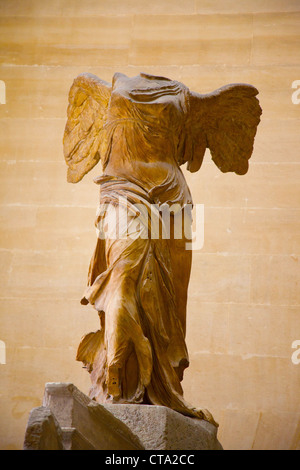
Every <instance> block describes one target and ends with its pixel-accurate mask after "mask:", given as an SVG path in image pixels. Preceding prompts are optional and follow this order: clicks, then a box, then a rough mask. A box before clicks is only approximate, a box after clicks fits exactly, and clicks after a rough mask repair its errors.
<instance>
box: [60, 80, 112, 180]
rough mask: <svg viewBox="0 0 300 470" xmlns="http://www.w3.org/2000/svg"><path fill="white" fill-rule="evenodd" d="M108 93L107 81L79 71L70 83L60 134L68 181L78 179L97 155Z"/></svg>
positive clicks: (109, 90)
mask: <svg viewBox="0 0 300 470" xmlns="http://www.w3.org/2000/svg"><path fill="white" fill-rule="evenodd" d="M110 96H111V85H110V84H109V83H107V82H105V81H103V80H101V79H100V78H98V77H97V76H96V75H92V74H89V73H84V74H81V75H79V76H78V77H77V78H75V80H74V82H73V84H72V86H71V89H70V92H69V106H68V113H67V115H68V119H67V123H66V127H65V132H64V138H63V148H64V156H65V160H66V163H67V165H68V173H67V180H68V182H70V183H78V182H79V181H80V180H81V179H82V178H83V177H84V175H85V174H86V173H88V172H89V171H90V170H91V169H92V168H93V167H94V166H95V165H96V164H97V163H98V161H99V159H100V152H99V146H100V141H101V129H102V127H103V123H104V121H105V116H106V110H107V107H108V103H109V100H110Z"/></svg>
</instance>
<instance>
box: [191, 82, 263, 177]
mask: <svg viewBox="0 0 300 470" xmlns="http://www.w3.org/2000/svg"><path fill="white" fill-rule="evenodd" d="M257 94H258V91H257V89H256V88H255V87H253V86H251V85H247V84H232V85H227V86H225V87H222V88H219V89H218V90H216V91H214V92H213V93H209V94H206V95H201V94H199V93H195V92H191V93H190V119H191V120H190V123H189V131H190V132H191V139H192V151H191V158H190V159H189V161H188V167H187V168H188V170H190V171H191V172H195V171H198V170H199V168H200V166H201V163H202V160H203V157H204V153H205V149H206V148H209V149H210V152H211V156H212V160H213V161H214V163H215V164H216V165H217V167H218V168H219V169H220V170H221V171H222V172H223V173H226V172H228V171H233V172H235V173H237V174H238V175H244V174H245V173H247V171H248V166H249V165H248V160H249V158H250V157H251V155H252V152H253V144H254V138H255V135H256V130H257V126H258V124H259V122H260V115H261V113H262V110H261V107H260V105H259V101H258V99H257V98H256V95H257Z"/></svg>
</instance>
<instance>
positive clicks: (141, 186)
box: [64, 73, 261, 423]
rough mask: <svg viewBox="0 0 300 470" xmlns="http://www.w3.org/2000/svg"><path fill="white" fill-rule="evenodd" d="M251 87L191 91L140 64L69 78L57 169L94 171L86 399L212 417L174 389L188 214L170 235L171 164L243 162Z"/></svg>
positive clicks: (255, 110) (177, 186) (251, 113)
mask: <svg viewBox="0 0 300 470" xmlns="http://www.w3.org/2000/svg"><path fill="white" fill-rule="evenodd" d="M257 94H258V91H257V90H256V88H254V87H253V86H251V85H247V84H231V85H227V86H225V87H222V88H220V89H218V90H216V91H214V92H213V93H210V94H204V95H203V94H199V93H195V92H192V91H190V90H189V89H188V87H186V86H185V85H184V84H182V83H180V82H178V81H175V80H170V79H168V78H165V77H158V76H153V75H148V74H145V73H141V74H140V75H138V76H136V77H127V76H126V75H123V74H121V73H116V74H115V75H114V77H113V80H112V83H111V84H110V83H107V82H105V81H103V80H101V79H99V78H98V77H96V76H94V75H92V74H89V73H84V74H81V75H79V76H78V77H77V78H76V79H75V80H74V83H73V85H72V87H71V89H70V93H69V106H68V115H67V124H66V128H65V134H64V155H65V160H66V163H67V166H68V173H67V180H68V182H71V183H77V182H79V181H80V180H81V179H82V178H83V177H84V175H85V174H86V173H88V172H89V171H90V170H91V169H92V168H93V167H94V166H95V165H96V164H97V163H98V162H99V161H101V164H102V168H103V173H102V176H99V177H97V178H96V179H95V182H96V183H97V184H99V186H100V206H99V210H98V213H97V220H96V226H97V229H98V237H97V244H96V248H95V251H94V254H93V256H92V259H91V263H90V268H89V273H88V285H87V288H86V290H85V292H84V295H83V297H82V299H81V303H82V304H83V305H86V304H91V305H93V306H94V308H95V309H96V310H97V312H98V315H99V319H100V322H99V323H100V326H99V330H98V331H96V332H92V333H89V334H87V335H86V336H84V338H83V339H82V341H81V343H80V345H79V347H78V351H77V360H78V361H82V362H83V363H84V365H85V366H86V367H87V369H88V371H89V372H90V375H91V382H92V387H91V390H90V397H91V398H93V399H95V400H96V401H97V402H99V403H105V402H113V403H135V404H137V403H140V404H153V405H162V406H166V407H169V408H171V409H173V410H176V411H178V412H179V413H182V414H184V415H187V416H192V417H197V418H200V419H205V420H207V421H210V422H212V423H215V421H214V419H213V417H212V415H211V414H210V412H209V411H207V410H205V409H196V408H195V407H193V406H191V405H190V404H188V403H187V402H186V401H185V400H184V398H183V389H182V386H181V381H182V379H183V373H184V370H185V368H186V367H188V365H189V358H188V351H187V346H186V343H185V332H186V304H187V290H188V284H189V278H190V271H191V259H192V251H191V250H187V249H186V242H187V240H188V239H189V237H190V235H189V233H187V232H188V230H186V225H187V224H188V225H189V226H190V227H191V222H192V220H191V213H190V212H189V211H186V213H185V217H184V219H185V221H184V222H185V223H184V224H183V225H184V226H185V230H183V228H182V229H181V235H182V236H178V233H177V235H176V236H175V234H174V230H175V229H174V227H175V219H176V220H179V219H181V218H182V215H183V212H184V208H186V207H191V206H192V203H193V202H192V196H191V193H190V190H189V188H188V185H187V183H186V180H185V178H184V175H183V173H182V170H181V168H180V166H181V165H183V164H185V163H186V164H187V169H188V170H189V171H191V172H196V171H198V170H199V169H200V167H201V164H202V161H203V157H204V153H205V150H206V148H208V149H209V150H210V153H211V156H212V159H213V161H214V163H215V164H216V165H217V167H218V168H219V169H220V170H221V171H222V172H229V171H231V172H235V173H237V174H238V175H244V174H245V173H247V170H248V160H249V158H250V157H251V154H252V152H253V143H254V138H255V134H256V130H257V126H258V124H259V122H260V115H261V108H260V106H259V102H258V100H257V98H256V95H257ZM170 206H172V207H176V208H177V209H176V210H174V211H172V213H170V219H169V220H170V227H171V228H170V230H169V231H168V235H169V236H163V233H164V219H163V217H162V212H163V211H162V209H163V208H164V210H165V208H168V207H170ZM116 214H118V230H117V231H116V230H115V231H114V230H113V225H114V224H112V223H111V222H112V220H114V221H116V219H117V218H116ZM186 214H187V215H186ZM151 217H152V221H153V220H154V221H155V223H156V227H158V229H157V230H158V231H156V232H155V231H154V232H155V233H154V235H153V231H151V230H150V224H149V220H150V218H151ZM124 220H126V223H124ZM137 220H138V224H137ZM154 225H155V224H154ZM181 227H182V226H181ZM177 232H178V231H177ZM116 233H117V236H116Z"/></svg>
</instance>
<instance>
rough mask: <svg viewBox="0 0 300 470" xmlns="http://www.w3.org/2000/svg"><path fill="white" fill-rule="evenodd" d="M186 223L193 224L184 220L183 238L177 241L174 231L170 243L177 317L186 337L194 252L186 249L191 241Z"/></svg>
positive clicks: (172, 220) (186, 219)
mask: <svg viewBox="0 0 300 470" xmlns="http://www.w3.org/2000/svg"><path fill="white" fill-rule="evenodd" d="M179 216H180V215H179ZM177 217H178V216H177ZM174 223H176V219H175V221H174V217H173V216H172V217H171V224H173V227H174ZM184 223H185V224H186V225H187V224H191V221H190V220H189V219H188V218H187V217H186V218H185V219H183V218H182V236H181V238H179V239H175V238H174V230H173V231H172V230H171V238H170V242H169V243H170V256H171V267H172V272H173V282H174V290H175V295H176V306H177V316H178V318H179V321H180V323H181V326H182V329H183V333H184V335H185V333H186V307H187V293H188V286H189V280H190V274H191V267H192V251H191V250H187V249H186V244H187V242H188V241H190V239H187V238H186V234H187V233H189V229H190V227H184Z"/></svg>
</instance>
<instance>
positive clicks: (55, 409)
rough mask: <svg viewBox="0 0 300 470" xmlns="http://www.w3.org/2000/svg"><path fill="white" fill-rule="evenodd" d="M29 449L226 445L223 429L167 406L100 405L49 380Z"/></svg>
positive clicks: (33, 419)
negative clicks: (220, 438)
mask: <svg viewBox="0 0 300 470" xmlns="http://www.w3.org/2000/svg"><path fill="white" fill-rule="evenodd" d="M23 448H24V450H144V449H145V450H221V449H222V446H221V445H220V443H219V442H218V440H217V428H216V427H215V426H214V425H213V424H210V423H208V422H206V421H203V420H199V419H196V418H189V417H186V416H183V415H181V414H179V413H177V412H176V411H173V410H170V409H169V408H166V407H163V406H152V405H118V404H105V405H100V404H98V403H96V402H95V401H93V400H91V399H90V398H88V397H87V396H86V395H84V394H83V393H82V392H80V391H79V390H78V389H77V388H76V387H75V386H74V385H73V384H70V383H48V384H46V387H45V394H44V400H43V406H41V407H38V408H34V409H33V410H32V411H31V413H30V416H29V420H28V424H27V428H26V433H25V439H24V447H23Z"/></svg>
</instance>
